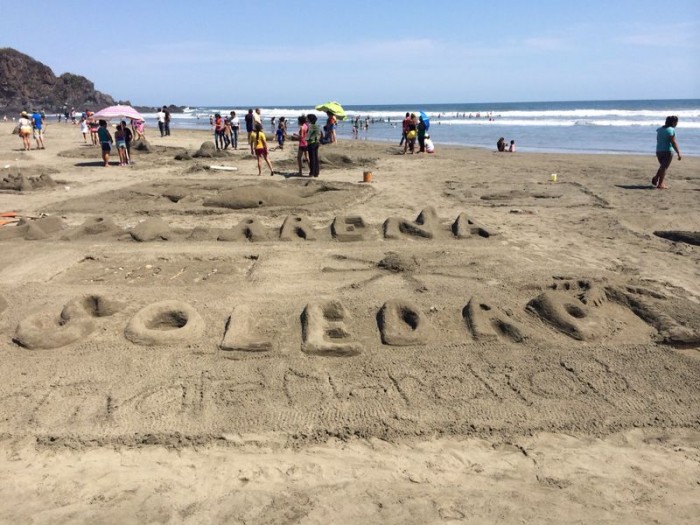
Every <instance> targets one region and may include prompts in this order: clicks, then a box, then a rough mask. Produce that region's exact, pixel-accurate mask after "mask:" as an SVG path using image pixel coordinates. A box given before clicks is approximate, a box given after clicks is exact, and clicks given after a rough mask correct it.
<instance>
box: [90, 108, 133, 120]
mask: <svg viewBox="0 0 700 525" xmlns="http://www.w3.org/2000/svg"><path fill="white" fill-rule="evenodd" d="M92 118H94V119H97V120H99V119H104V120H112V119H123V118H132V119H134V120H145V119H144V118H143V116H142V115H141V113H139V112H138V111H136V110H135V109H134V108H132V107H131V106H120V105H116V106H109V107H107V108H104V109H101V110H99V111H98V112H97V113H95V114H94V115H93V116H92Z"/></svg>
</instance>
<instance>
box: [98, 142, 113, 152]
mask: <svg viewBox="0 0 700 525" xmlns="http://www.w3.org/2000/svg"><path fill="white" fill-rule="evenodd" d="M100 144H101V145H102V151H106V152H107V153H109V152H110V151H112V145H111V144H110V143H109V142H100Z"/></svg>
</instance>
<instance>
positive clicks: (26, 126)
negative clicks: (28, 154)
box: [17, 111, 32, 151]
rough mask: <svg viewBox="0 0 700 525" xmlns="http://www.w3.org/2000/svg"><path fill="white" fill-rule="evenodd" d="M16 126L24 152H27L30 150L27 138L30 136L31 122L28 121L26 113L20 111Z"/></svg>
mask: <svg viewBox="0 0 700 525" xmlns="http://www.w3.org/2000/svg"><path fill="white" fill-rule="evenodd" d="M17 126H18V128H19V131H18V133H19V137H20V138H21V139H22V144H23V145H24V151H29V150H30V149H32V145H31V143H30V142H29V136H30V135H31V134H32V121H31V120H30V119H29V114H28V113H27V112H26V111H22V113H21V114H20V119H19V121H18V122H17Z"/></svg>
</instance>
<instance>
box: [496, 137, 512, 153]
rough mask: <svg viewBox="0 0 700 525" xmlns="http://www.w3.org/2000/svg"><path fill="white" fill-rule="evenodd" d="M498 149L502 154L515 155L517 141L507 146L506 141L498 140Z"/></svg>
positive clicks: (503, 139)
mask: <svg viewBox="0 0 700 525" xmlns="http://www.w3.org/2000/svg"><path fill="white" fill-rule="evenodd" d="M496 149H497V150H498V151H501V152H504V151H508V152H510V153H515V141H514V140H511V141H510V144H507V143H506V139H505V138H503V137H501V138H500V139H498V142H496Z"/></svg>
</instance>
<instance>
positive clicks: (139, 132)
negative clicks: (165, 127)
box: [131, 119, 144, 140]
mask: <svg viewBox="0 0 700 525" xmlns="http://www.w3.org/2000/svg"><path fill="white" fill-rule="evenodd" d="M131 125H132V126H133V128H134V133H136V140H141V139H142V138H144V129H143V128H144V122H143V120H136V119H134V120H132V121H131Z"/></svg>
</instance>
